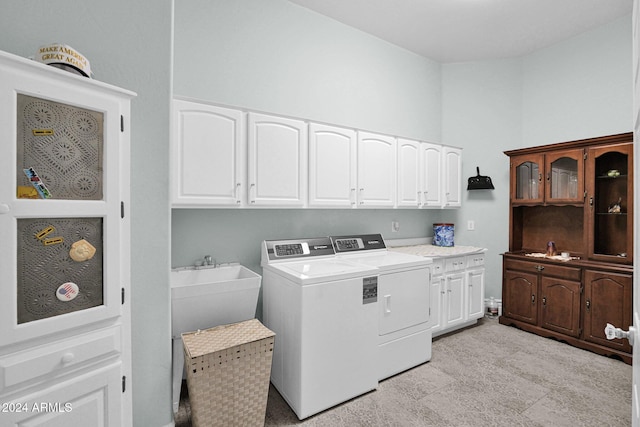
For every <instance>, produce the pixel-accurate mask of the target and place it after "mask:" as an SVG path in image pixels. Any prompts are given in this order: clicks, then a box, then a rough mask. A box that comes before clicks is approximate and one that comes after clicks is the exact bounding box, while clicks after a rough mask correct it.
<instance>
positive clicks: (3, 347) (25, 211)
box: [0, 52, 135, 426]
mask: <svg viewBox="0 0 640 427" xmlns="http://www.w3.org/2000/svg"><path fill="white" fill-rule="evenodd" d="M0 94H1V95H2V96H0V99H1V100H2V101H1V102H0V117H2V118H3V123H4V125H3V126H2V127H1V128H0V140H2V141H3V142H4V149H3V150H4V155H3V156H2V157H0V166H1V167H0V182H1V183H2V185H0V237H1V238H2V241H3V245H2V247H1V249H0V253H1V254H2V256H0V283H2V284H3V287H4V294H3V295H4V298H3V299H2V302H1V303H0V371H1V374H0V377H1V378H2V383H1V384H0V401H2V402H3V403H8V404H12V403H13V404H24V405H26V406H24V407H23V408H27V409H28V410H29V411H30V412H28V413H25V412H24V411H22V412H20V411H19V410H16V411H15V412H12V413H11V414H9V415H8V418H7V419H9V420H10V422H15V423H20V422H22V421H26V419H27V418H29V422H30V425H31V424H32V425H51V423H52V422H53V420H54V418H55V419H56V420H55V422H57V423H59V424H65V425H67V424H74V425H96V424H100V425H107V426H126V425H131V423H132V415H131V414H132V407H131V391H130V390H131V387H130V385H131V353H130V351H131V344H130V306H129V294H130V292H129V289H130V275H129V268H130V267H129V265H130V251H129V224H130V210H129V169H130V164H129V132H130V105H129V103H130V99H131V98H132V97H133V96H135V94H134V93H132V92H129V91H126V90H122V89H119V88H116V87H113V86H110V85H107V84H104V83H100V82H97V81H94V80H92V79H88V78H85V77H80V76H77V75H74V74H71V73H68V72H66V71H62V70H60V69H57V68H53V67H50V66H47V65H43V64H40V63H37V62H35V61H30V60H26V59H23V58H19V57H16V56H13V55H10V54H6V53H3V52H0ZM107 233H108V234H107ZM31 404H38V405H41V404H51V405H61V406H60V407H59V408H58V409H60V411H61V412H60V413H55V414H52V413H48V414H42V415H41V416H38V415H34V413H33V412H31V411H32V410H33V407H32V406H31V407H30V406H29V405H31ZM14 407H15V406H14ZM5 416H7V414H6V413H5V414H2V417H5ZM3 419H4V418H3Z"/></svg>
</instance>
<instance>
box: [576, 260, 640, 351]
mask: <svg viewBox="0 0 640 427" xmlns="http://www.w3.org/2000/svg"><path fill="white" fill-rule="evenodd" d="M584 282H585V287H584V300H585V301H584V339H585V340H587V341H591V342H594V343H597V344H600V345H604V346H606V347H611V348H616V349H618V350H620V351H624V352H631V346H630V345H629V341H628V340H626V339H617V338H616V339H613V340H608V339H607V338H606V336H605V334H604V328H605V326H607V323H611V324H612V325H614V326H616V327H619V328H622V329H623V330H628V329H629V326H631V325H632V316H631V298H632V289H633V277H632V275H631V274H617V273H609V272H602V271H595V270H585V272H584Z"/></svg>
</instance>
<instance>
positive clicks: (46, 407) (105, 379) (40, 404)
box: [2, 363, 130, 427]
mask: <svg viewBox="0 0 640 427" xmlns="http://www.w3.org/2000/svg"><path fill="white" fill-rule="evenodd" d="M121 401H122V377H121V367H120V363H117V364H113V365H110V366H109V367H104V368H100V369H94V370H92V371H91V372H89V373H86V374H84V375H80V376H78V377H75V378H73V379H71V380H69V381H64V382H61V383H57V384H55V385H52V386H51V387H49V388H45V389H42V390H39V391H37V392H35V393H32V394H28V395H24V396H19V397H15V398H13V397H11V398H9V399H6V400H3V405H4V404H6V405H7V408H8V409H11V410H10V411H8V412H6V413H3V414H2V420H3V424H2V425H12V426H23V425H24V426H27V425H28V426H33V427H66V426H104V427H119V426H124V425H130V420H125V419H123V416H122V410H121ZM3 408H4V406H3ZM5 422H6V424H4V423H5Z"/></svg>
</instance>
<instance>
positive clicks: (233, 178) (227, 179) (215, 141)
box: [171, 99, 246, 207]
mask: <svg viewBox="0 0 640 427" xmlns="http://www.w3.org/2000/svg"><path fill="white" fill-rule="evenodd" d="M172 115H173V123H172V135H173V138H172V141H171V152H172V156H171V162H172V163H171V172H172V174H171V190H172V192H171V202H172V204H173V206H175V207H194V206H195V207H197V206H212V205H213V206H215V205H222V206H240V205H241V204H242V202H243V199H245V197H243V196H244V195H245V194H246V184H245V175H246V169H245V165H246V152H245V148H246V147H245V146H246V139H245V136H244V129H245V124H244V113H243V112H242V111H239V110H232V109H229V108H222V107H216V106H212V105H206V104H201V103H195V102H189V101H184V100H180V99H175V100H173V112H172ZM245 200H246V199H245Z"/></svg>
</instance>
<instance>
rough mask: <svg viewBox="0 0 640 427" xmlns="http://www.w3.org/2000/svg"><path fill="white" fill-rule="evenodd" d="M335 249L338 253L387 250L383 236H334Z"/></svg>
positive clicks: (332, 238)
mask: <svg viewBox="0 0 640 427" xmlns="http://www.w3.org/2000/svg"><path fill="white" fill-rule="evenodd" d="M331 242H333V248H334V249H335V251H336V253H343V252H355V251H369V250H375V249H378V250H379V249H386V248H387V247H386V245H385V244H384V240H383V239H382V235H380V234H363V235H357V236H332V237H331Z"/></svg>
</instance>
